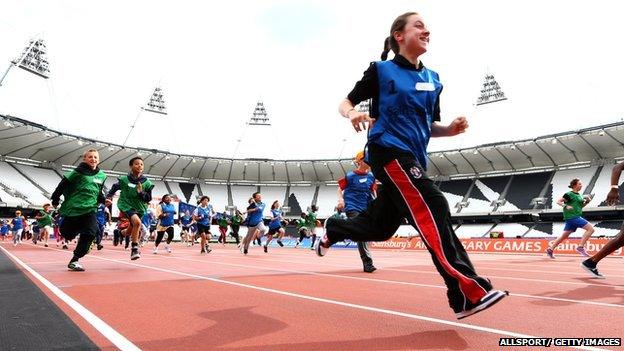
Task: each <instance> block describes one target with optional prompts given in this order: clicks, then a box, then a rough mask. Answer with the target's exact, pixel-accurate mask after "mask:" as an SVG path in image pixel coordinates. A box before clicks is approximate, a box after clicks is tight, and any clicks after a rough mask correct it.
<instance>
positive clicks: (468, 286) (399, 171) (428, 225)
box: [384, 160, 487, 303]
mask: <svg viewBox="0 0 624 351" xmlns="http://www.w3.org/2000/svg"><path fill="white" fill-rule="evenodd" d="M384 169H385V170H386V172H387V173H388V176H389V177H390V179H391V180H392V182H393V183H394V185H395V186H396V187H397V188H398V190H399V193H400V194H401V195H402V196H403V199H404V200H405V203H406V205H407V207H408V209H409V211H410V214H411V216H412V219H413V220H414V222H415V223H416V227H417V228H418V231H419V232H420V233H421V234H422V237H423V239H424V240H425V241H426V242H427V244H429V247H431V249H432V251H433V253H434V255H435V256H436V257H437V259H438V261H439V262H440V263H441V264H442V267H443V268H444V270H445V271H446V273H448V274H449V275H450V276H451V277H453V278H455V279H457V281H458V282H459V289H460V290H461V291H462V293H463V294H464V296H466V297H467V298H468V300H470V302H472V303H476V302H478V301H479V300H480V299H481V298H482V297H483V296H485V294H486V293H487V291H485V289H483V287H481V285H479V284H478V283H477V282H476V281H475V280H474V279H472V278H469V277H466V276H465V275H463V274H462V273H461V272H459V271H458V270H457V269H455V268H454V267H453V266H451V264H450V263H449V261H448V260H447V259H446V256H445V255H444V251H443V250H442V239H441V238H440V232H439V231H438V227H437V226H436V223H435V220H434V218H433V215H432V214H431V210H430V209H429V206H427V203H426V202H425V199H424V198H423V197H422V195H421V193H420V191H418V188H416V186H414V184H413V183H412V182H411V181H410V179H409V177H408V175H407V173H405V170H403V168H401V165H400V164H399V161H397V160H394V161H392V162H390V163H389V164H387V165H386V166H384Z"/></svg>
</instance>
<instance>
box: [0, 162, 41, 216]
mask: <svg viewBox="0 0 624 351" xmlns="http://www.w3.org/2000/svg"><path fill="white" fill-rule="evenodd" d="M0 174H2V178H1V179H2V180H1V182H2V183H3V184H4V185H5V186H7V187H9V188H11V189H13V190H17V191H18V192H19V193H21V194H23V195H24V199H25V200H26V202H27V203H30V204H31V205H33V206H41V205H43V204H44V203H47V202H50V200H49V199H48V198H47V197H46V196H44V195H43V193H42V192H41V190H40V189H39V188H37V186H35V185H34V184H33V183H31V182H30V181H29V180H28V179H26V178H24V177H23V176H22V175H21V174H20V173H19V172H18V171H17V170H15V168H13V167H12V166H11V165H9V164H8V163H6V162H0ZM5 192H6V190H5Z"/></svg>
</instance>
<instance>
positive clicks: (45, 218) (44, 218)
mask: <svg viewBox="0 0 624 351" xmlns="http://www.w3.org/2000/svg"><path fill="white" fill-rule="evenodd" d="M39 216H41V218H39V219H38V220H37V223H39V228H43V227H46V226H50V227H51V226H52V216H51V215H50V214H49V213H47V212H46V211H39Z"/></svg>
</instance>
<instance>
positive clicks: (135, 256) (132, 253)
mask: <svg viewBox="0 0 624 351" xmlns="http://www.w3.org/2000/svg"><path fill="white" fill-rule="evenodd" d="M139 258H141V253H140V252H139V249H138V248H136V247H134V248H132V250H131V251H130V259H131V260H133V261H134V260H138V259H139Z"/></svg>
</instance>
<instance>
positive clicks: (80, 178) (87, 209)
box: [59, 170, 106, 217]
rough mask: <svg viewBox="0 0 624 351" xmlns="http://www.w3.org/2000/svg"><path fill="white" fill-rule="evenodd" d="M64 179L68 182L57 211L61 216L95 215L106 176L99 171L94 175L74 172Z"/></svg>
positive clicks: (68, 173)
mask: <svg viewBox="0 0 624 351" xmlns="http://www.w3.org/2000/svg"><path fill="white" fill-rule="evenodd" d="M65 179H67V180H68V181H69V185H68V186H67V188H66V189H65V191H64V192H63V198H64V201H63V204H62V205H61V209H60V210H59V212H60V213H61V215H62V216H63V217H75V216H81V215H84V214H87V213H95V212H96V211H97V207H98V197H99V195H100V192H101V189H102V186H103V184H104V181H106V174H104V172H102V171H99V172H98V173H96V174H94V175H84V174H82V173H78V172H76V171H75V170H74V171H71V172H67V173H66V174H65Z"/></svg>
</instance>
